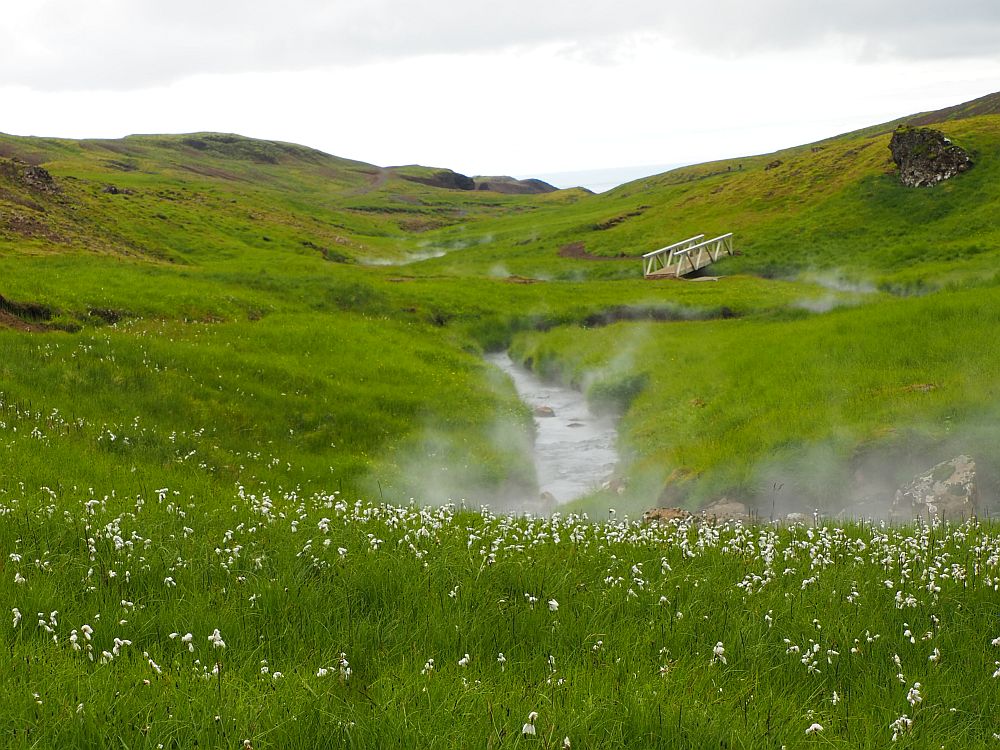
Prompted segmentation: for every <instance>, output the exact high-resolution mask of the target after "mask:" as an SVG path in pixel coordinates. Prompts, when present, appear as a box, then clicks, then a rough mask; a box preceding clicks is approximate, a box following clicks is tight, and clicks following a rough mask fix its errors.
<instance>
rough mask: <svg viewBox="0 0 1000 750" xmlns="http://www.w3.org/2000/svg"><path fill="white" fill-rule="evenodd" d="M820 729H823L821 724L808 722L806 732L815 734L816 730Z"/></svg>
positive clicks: (819, 730) (820, 730)
mask: <svg viewBox="0 0 1000 750" xmlns="http://www.w3.org/2000/svg"><path fill="white" fill-rule="evenodd" d="M822 731H823V725H822V724H815V723H814V724H810V725H809V727H808V728H807V729H806V734H816V733H817V732H822Z"/></svg>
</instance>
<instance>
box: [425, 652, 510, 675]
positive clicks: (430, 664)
mask: <svg viewBox="0 0 1000 750" xmlns="http://www.w3.org/2000/svg"><path fill="white" fill-rule="evenodd" d="M500 656H503V654H500ZM433 672H434V660H433V659H428V660H427V661H426V662H424V668H423V669H421V670H420V674H433Z"/></svg>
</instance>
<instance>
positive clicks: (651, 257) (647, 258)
mask: <svg viewBox="0 0 1000 750" xmlns="http://www.w3.org/2000/svg"><path fill="white" fill-rule="evenodd" d="M704 236H705V235H703V234H696V235H695V236H694V237H688V238H687V239H686V240H681V241H680V242H675V243H674V244H673V245H667V246H666V247H661V248H660V249H659V250H653V251H652V252H649V253H646V254H645V255H643V256H642V262H643V263H642V265H643V274H644V275H646V276H649V275H650V274H651V273H653V272H654V271H660V270H663V269H665V268H668V267H669V266H670V264H671V263H672V262H673V259H674V255H675V254H677V253H678V252H681V251H683V250H686V249H687V248H690V247H694V246H695V245H697V244H698V240H700V239H701V238H702V237H704Z"/></svg>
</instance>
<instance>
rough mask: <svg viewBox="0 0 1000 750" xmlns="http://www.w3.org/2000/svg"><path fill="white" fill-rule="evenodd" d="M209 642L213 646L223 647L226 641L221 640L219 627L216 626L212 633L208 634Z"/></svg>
mask: <svg viewBox="0 0 1000 750" xmlns="http://www.w3.org/2000/svg"><path fill="white" fill-rule="evenodd" d="M208 640H209V643H211V644H212V645H213V646H214V647H215V648H225V647H226V642H225V641H224V640H222V634H221V633H220V632H219V629H218V628H216V629H215V630H213V631H212V634H211V635H210V636H208Z"/></svg>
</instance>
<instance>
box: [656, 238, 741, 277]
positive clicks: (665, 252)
mask: <svg viewBox="0 0 1000 750" xmlns="http://www.w3.org/2000/svg"><path fill="white" fill-rule="evenodd" d="M704 236H705V235H703V234H700V235H698V236H697V237H692V238H690V239H686V240H683V241H681V242H677V243H675V244H673V245H668V246H667V247H665V248H661V249H660V250H654V251H653V252H651V253H646V254H645V255H643V256H642V257H643V261H644V263H643V270H644V273H645V275H646V276H649V275H651V274H656V275H657V276H682V275H684V274H688V273H692V272H694V271H697V270H698V269H699V268H704V267H705V266H707V265H708V264H709V263H714V262H715V261H717V260H718V259H719V258H721V257H722V256H723V255H732V254H733V233H732V232H728V233H726V234H722V235H719V236H718V237H713V238H712V239H710V240H702V241H701V242H699V241H698V240H701V238H702V237H704Z"/></svg>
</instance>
